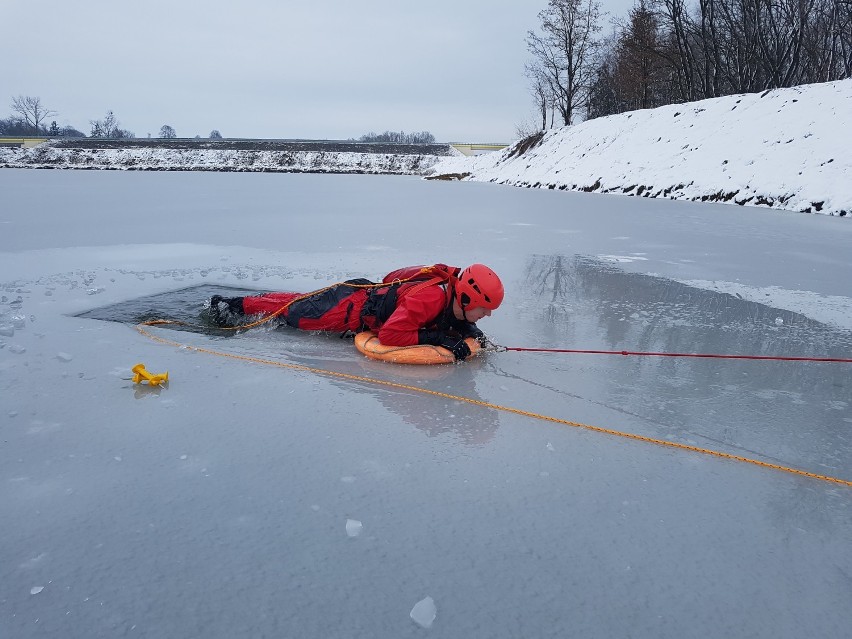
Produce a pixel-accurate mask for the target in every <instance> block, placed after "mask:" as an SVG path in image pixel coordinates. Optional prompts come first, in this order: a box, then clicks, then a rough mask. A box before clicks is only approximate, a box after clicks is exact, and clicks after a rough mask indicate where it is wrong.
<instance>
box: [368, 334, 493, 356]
mask: <svg viewBox="0 0 852 639" xmlns="http://www.w3.org/2000/svg"><path fill="white" fill-rule="evenodd" d="M465 342H466V343H467V345H468V347H469V348H470V356H469V357H468V359H470V358H471V357H474V356H475V355H476V354H477V353H479V351H481V350H482V346H480V345H479V342H477V341H476V340H475V339H473V338H472V337H468V338H467V339H465ZM355 348H357V349H358V350H359V351H360V352H361V353H363V354H364V355H366V356H367V357H369V358H370V359H375V360H379V361H380V362H391V363H393V364H452V363H454V362H455V361H456V358H455V357H454V356H453V354H452V353H451V352H450V351H449V350H448V349H446V348H444V347H443V346H433V345H432V344H419V345H416V346H385V345H384V344H382V343H381V342H380V341H379V338H378V337H377V336H376V334H375V333H373V332H372V331H364V332H363V333H358V334H357V335H356V336H355Z"/></svg>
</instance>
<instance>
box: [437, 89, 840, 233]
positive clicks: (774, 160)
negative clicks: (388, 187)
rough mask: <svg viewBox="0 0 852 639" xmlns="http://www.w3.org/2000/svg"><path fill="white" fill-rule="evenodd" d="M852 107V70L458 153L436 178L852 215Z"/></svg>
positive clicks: (601, 120)
mask: <svg viewBox="0 0 852 639" xmlns="http://www.w3.org/2000/svg"><path fill="white" fill-rule="evenodd" d="M850 114H852V80H842V81H838V82H829V83H825V84H812V85H804V86H800V87H794V88H791V89H778V90H773V91H765V92H763V93H754V94H744V95H733V96H727V97H724V98H714V99H711V100H702V101H700V102H692V103H688V104H673V105H669V106H664V107H660V108H657V109H648V110H642V111H633V112H630V113H623V114H620V115H613V116H609V117H605V118H598V119H595V120H590V121H587V122H583V123H580V124H577V125H574V126H569V127H563V128H560V129H555V130H552V131H549V132H547V133H546V134H539V135H538V136H533V137H531V138H527V139H526V140H522V141H520V142H518V143H516V144H515V145H513V146H511V147H509V148H507V149H504V150H503V151H501V152H499V153H494V154H491V155H482V156H477V157H473V158H447V159H446V160H443V161H442V162H441V163H439V164H438V165H437V166H435V167H434V170H433V175H432V176H431V177H438V178H439V177H447V178H451V177H455V178H461V179H467V180H476V181H483V182H496V183H499V184H509V185H514V186H524V187H539V188H549V189H561V190H572V191H587V192H598V193H622V194H625V195H634V196H642V197H667V198H671V199H682V200H701V201H714V202H728V203H731V204H740V205H750V206H769V207H772V208H778V209H788V210H792V211H802V212H807V213H823V214H828V215H840V216H845V215H849V214H850V213H852V155H850V148H852V128H850V127H849V126H848V120H849V116H850Z"/></svg>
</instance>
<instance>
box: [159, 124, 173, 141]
mask: <svg viewBox="0 0 852 639" xmlns="http://www.w3.org/2000/svg"><path fill="white" fill-rule="evenodd" d="M160 137H161V138H176V137H177V133H175V130H174V129H173V128H172V127H170V126H169V125H168V124H164V125H163V126H161V127H160Z"/></svg>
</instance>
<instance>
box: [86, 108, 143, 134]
mask: <svg viewBox="0 0 852 639" xmlns="http://www.w3.org/2000/svg"><path fill="white" fill-rule="evenodd" d="M89 124H91V125H92V133H91V136H92V137H93V138H132V137H134V135H133V133H131V132H130V131H126V130H124V129H122V128H120V127H119V122H118V119H117V118H116V117H115V114H114V113H113V112H112V111H107V113H106V116H104V119H103V120H90V121H89Z"/></svg>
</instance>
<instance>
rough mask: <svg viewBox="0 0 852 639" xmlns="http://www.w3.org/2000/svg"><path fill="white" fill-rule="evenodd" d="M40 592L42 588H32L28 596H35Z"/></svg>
mask: <svg viewBox="0 0 852 639" xmlns="http://www.w3.org/2000/svg"><path fill="white" fill-rule="evenodd" d="M42 590H44V586H34V587H32V588H30V594H31V595H37V594H38V593H40V592H41V591H42Z"/></svg>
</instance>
